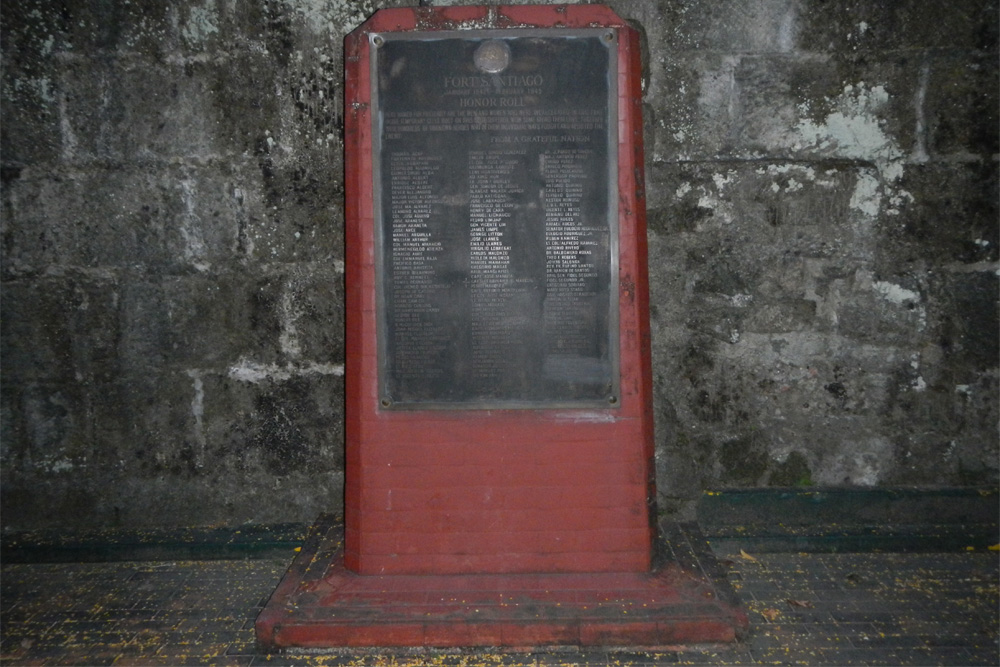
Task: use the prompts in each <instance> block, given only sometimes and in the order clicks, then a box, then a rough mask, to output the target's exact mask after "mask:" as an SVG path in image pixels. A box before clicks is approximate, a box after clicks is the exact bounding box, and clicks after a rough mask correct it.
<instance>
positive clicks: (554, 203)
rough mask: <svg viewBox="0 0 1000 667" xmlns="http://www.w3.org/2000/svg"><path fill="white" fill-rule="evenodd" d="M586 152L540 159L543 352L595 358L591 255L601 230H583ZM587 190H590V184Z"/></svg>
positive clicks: (588, 153)
mask: <svg viewBox="0 0 1000 667" xmlns="http://www.w3.org/2000/svg"><path fill="white" fill-rule="evenodd" d="M592 156H593V151H592V150H590V149H564V150H551V151H547V152H545V153H544V155H543V164H542V178H543V180H544V182H545V191H544V209H545V255H546V260H545V286H546V299H545V315H544V321H545V334H546V335H545V339H546V348H547V349H546V353H547V354H556V355H572V356H590V355H593V354H594V346H595V340H594V336H593V333H594V332H595V330H596V329H595V323H594V322H593V318H594V316H595V312H594V307H593V306H594V304H593V296H594V291H593V287H592V285H593V282H594V281H593V279H594V278H596V277H597V276H598V274H597V268H596V265H595V263H594V261H593V259H594V258H593V253H594V251H595V249H596V248H597V247H598V246H599V245H600V239H601V238H602V236H603V233H604V229H603V228H598V227H592V226H585V225H584V221H583V217H582V215H581V200H582V199H583V196H584V188H585V187H588V185H587V181H586V170H585V166H586V163H587V161H588V160H589V159H591V158H592ZM589 187H593V185H592V184H591V185H590V186H589Z"/></svg>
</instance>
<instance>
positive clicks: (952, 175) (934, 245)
mask: <svg viewBox="0 0 1000 667" xmlns="http://www.w3.org/2000/svg"><path fill="white" fill-rule="evenodd" d="M997 176H998V172H997V164H996V163H995V162H991V163H985V164H984V163H980V162H970V163H960V164H941V163H936V162H930V163H925V164H919V165H908V166H907V170H906V175H905V176H904V178H903V179H902V181H901V186H902V187H904V188H905V189H906V191H908V192H910V193H912V201H910V202H908V203H907V204H906V206H904V207H901V208H900V210H899V214H898V215H894V216H886V217H884V218H882V219H881V220H880V221H879V222H878V231H879V235H880V242H879V243H878V244H877V246H876V253H877V260H878V261H877V264H876V267H877V269H878V270H879V271H891V270H893V268H892V267H898V266H918V265H919V263H921V262H927V263H930V264H931V265H947V264H950V263H953V262H958V263H963V264H971V263H976V262H990V261H996V260H997V257H998V249H1000V229H998V227H997V219H998V216H1000V213H998V209H997V205H998V201H1000V186H998V177H997Z"/></svg>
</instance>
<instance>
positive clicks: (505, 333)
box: [468, 149, 524, 382]
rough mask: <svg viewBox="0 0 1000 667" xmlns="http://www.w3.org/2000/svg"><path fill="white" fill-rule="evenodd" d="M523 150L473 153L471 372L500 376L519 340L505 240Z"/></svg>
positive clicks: (475, 376)
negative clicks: (516, 173)
mask: <svg viewBox="0 0 1000 667" xmlns="http://www.w3.org/2000/svg"><path fill="white" fill-rule="evenodd" d="M523 153H524V151H523V150H517V149H513V150H509V151H470V152H469V171H468V173H469V278H470V283H471V285H470V288H471V293H470V297H471V303H472V312H471V330H472V376H473V379H474V380H476V381H477V382H482V381H489V380H496V379H498V378H500V377H501V376H502V375H503V370H504V368H505V365H506V363H507V362H508V360H509V355H508V354H507V352H506V350H507V348H509V347H510V346H511V345H513V344H514V343H516V342H517V337H516V335H515V331H514V319H513V316H514V315H515V314H514V313H511V312H509V311H510V296H511V295H512V293H513V292H514V290H515V284H514V282H513V276H512V274H511V269H510V251H511V248H510V246H509V245H507V244H506V243H505V242H504V236H505V233H506V231H507V225H508V220H510V217H511V213H512V210H513V209H514V208H515V206H516V204H515V201H514V199H513V197H512V196H511V195H514V194H517V193H518V192H519V189H518V187H517V186H516V184H515V183H514V181H513V178H512V176H513V173H514V170H515V169H516V168H517V166H518V164H520V160H519V155H521V154H523Z"/></svg>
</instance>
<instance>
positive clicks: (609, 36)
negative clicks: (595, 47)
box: [604, 31, 615, 42]
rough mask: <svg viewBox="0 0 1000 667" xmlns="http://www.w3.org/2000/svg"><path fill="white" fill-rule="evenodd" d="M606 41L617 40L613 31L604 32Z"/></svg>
mask: <svg viewBox="0 0 1000 667" xmlns="http://www.w3.org/2000/svg"><path fill="white" fill-rule="evenodd" d="M604 41H605V42H613V41H615V33H613V32H611V31H608V32H606V33H604Z"/></svg>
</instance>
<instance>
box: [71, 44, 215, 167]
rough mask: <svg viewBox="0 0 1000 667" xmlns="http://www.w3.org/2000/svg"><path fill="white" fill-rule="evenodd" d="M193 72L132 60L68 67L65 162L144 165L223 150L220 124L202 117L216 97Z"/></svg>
mask: <svg viewBox="0 0 1000 667" xmlns="http://www.w3.org/2000/svg"><path fill="white" fill-rule="evenodd" d="M195 74H196V73H195V72H185V68H184V67H183V66H180V65H162V64H156V63H150V62H147V61H144V60H139V59H136V58H121V59H107V58H105V57H100V56H95V57H93V58H92V59H90V58H88V59H79V60H76V59H74V60H73V61H70V62H68V63H67V64H66V67H65V70H64V72H63V74H62V82H61V87H62V88H63V91H64V94H65V95H66V98H67V101H68V102H67V104H66V106H65V110H64V111H63V112H62V128H63V132H64V134H65V137H64V144H65V150H66V153H67V154H68V156H69V159H70V160H72V161H74V162H80V161H89V160H95V159H97V160H113V161H140V162H144V161H149V160H155V159H159V160H168V159H170V158H172V157H199V158H208V157H210V156H213V155H216V154H218V153H219V152H221V150H222V147H219V146H217V145H216V127H217V126H216V125H215V124H214V123H213V122H212V120H213V119H212V118H211V116H209V115H208V114H206V113H205V110H206V109H208V108H211V104H212V102H213V100H214V97H213V91H212V90H211V89H210V87H209V84H208V82H207V81H206V80H205V77H204V76H196V75H195Z"/></svg>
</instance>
